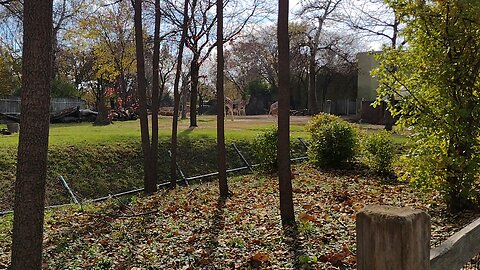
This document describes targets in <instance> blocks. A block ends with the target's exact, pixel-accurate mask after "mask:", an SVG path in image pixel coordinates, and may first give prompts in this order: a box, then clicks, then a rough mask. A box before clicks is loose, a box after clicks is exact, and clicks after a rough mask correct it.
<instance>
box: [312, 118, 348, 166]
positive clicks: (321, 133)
mask: <svg viewBox="0 0 480 270" xmlns="http://www.w3.org/2000/svg"><path fill="white" fill-rule="evenodd" d="M307 130H308V131H309V132H310V135H311V141H310V147H309V149H308V152H307V153H308V157H309V159H310V162H312V163H313V164H316V165H318V166H320V167H338V166H340V165H342V164H343V163H345V162H348V161H351V160H352V159H353V158H354V157H355V154H356V151H357V135H356V133H357V132H356V130H355V128H354V127H353V126H352V125H351V124H349V123H347V122H345V121H343V120H341V119H340V118H338V117H336V116H326V115H317V116H315V117H313V118H312V120H311V121H310V122H309V124H308V125H307Z"/></svg>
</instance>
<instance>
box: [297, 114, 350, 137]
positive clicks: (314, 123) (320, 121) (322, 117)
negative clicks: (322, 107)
mask: <svg viewBox="0 0 480 270" xmlns="http://www.w3.org/2000/svg"><path fill="white" fill-rule="evenodd" d="M341 121H343V120H342V119H341V118H340V117H338V116H336V115H333V114H327V113H319V114H317V115H315V116H313V117H312V118H311V119H310V120H309V121H308V123H307V125H306V126H305V128H306V129H307V131H308V132H310V134H311V133H314V132H316V131H317V130H319V129H320V127H321V126H322V125H325V124H329V123H332V122H341Z"/></svg>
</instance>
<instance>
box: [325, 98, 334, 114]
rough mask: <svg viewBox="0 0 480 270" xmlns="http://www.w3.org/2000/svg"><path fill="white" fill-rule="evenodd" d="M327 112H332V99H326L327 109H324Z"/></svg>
mask: <svg viewBox="0 0 480 270" xmlns="http://www.w3.org/2000/svg"><path fill="white" fill-rule="evenodd" d="M324 112H325V113H328V114H330V113H332V101H331V100H330V99H327V100H326V101H325V110H324Z"/></svg>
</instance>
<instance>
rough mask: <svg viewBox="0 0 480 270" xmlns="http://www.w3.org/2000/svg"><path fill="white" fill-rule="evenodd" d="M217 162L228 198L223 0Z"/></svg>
mask: <svg viewBox="0 0 480 270" xmlns="http://www.w3.org/2000/svg"><path fill="white" fill-rule="evenodd" d="M217 18H218V19H217V162H218V184H219V188H220V197H221V198H227V197H228V184H227V162H226V151H225V122H224V117H225V104H224V103H225V97H224V66H225V62H224V59H223V0H217Z"/></svg>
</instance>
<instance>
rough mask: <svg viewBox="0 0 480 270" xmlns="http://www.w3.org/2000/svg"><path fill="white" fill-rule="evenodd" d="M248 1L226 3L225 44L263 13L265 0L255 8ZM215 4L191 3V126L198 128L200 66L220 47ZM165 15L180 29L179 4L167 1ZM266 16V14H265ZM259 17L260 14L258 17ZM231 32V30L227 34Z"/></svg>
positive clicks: (206, 1) (205, 1)
mask: <svg viewBox="0 0 480 270" xmlns="http://www.w3.org/2000/svg"><path fill="white" fill-rule="evenodd" d="M245 3H248V2H246V1H243V2H242V1H236V0H230V1H226V2H224V8H226V7H227V6H229V4H230V5H231V6H230V8H229V9H228V10H229V14H226V15H225V16H224V17H225V18H226V19H228V20H227V23H226V26H225V27H224V38H223V42H228V41H231V40H232V39H234V38H235V37H236V36H237V35H238V34H239V33H240V32H241V31H242V30H243V29H244V27H245V26H246V25H247V23H249V22H251V19H252V18H253V17H254V15H255V14H256V12H257V11H258V10H263V6H264V4H265V3H264V2H263V0H253V3H252V4H251V5H248V4H245ZM214 7H215V1H211V0H193V1H192V2H191V4H190V11H189V14H188V16H189V19H190V24H189V27H188V34H187V39H186V46H187V48H188V49H189V50H190V51H191V53H192V60H191V62H190V74H191V90H190V126H191V127H196V126H197V103H198V102H197V100H198V81H199V78H200V67H201V66H202V64H203V63H204V62H205V61H206V60H207V59H208V58H209V56H210V53H211V52H212V50H213V49H215V48H216V42H217V39H216V37H215V35H214V33H215V26H216V22H217V14H216V13H215V12H214V11H213V9H214ZM164 13H165V16H166V17H167V18H168V20H169V21H170V22H171V23H172V24H174V25H177V26H179V27H180V25H181V24H180V20H179V19H178V17H179V16H183V15H181V14H182V13H181V11H180V10H179V8H178V7H176V5H175V3H172V2H170V1H167V5H166V7H165V8H164ZM262 14H263V13H262ZM257 15H258V14H257ZM225 30H227V31H225Z"/></svg>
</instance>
